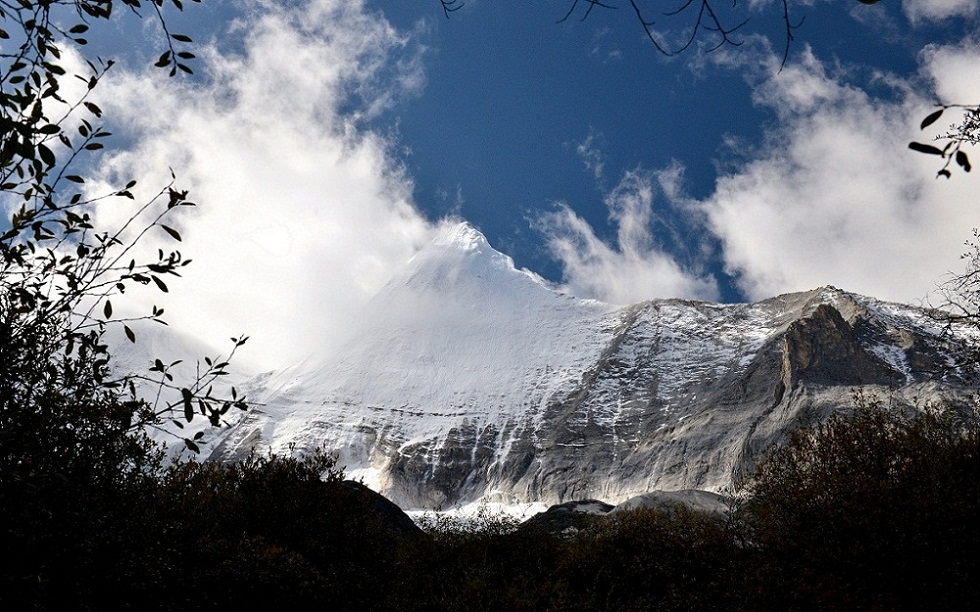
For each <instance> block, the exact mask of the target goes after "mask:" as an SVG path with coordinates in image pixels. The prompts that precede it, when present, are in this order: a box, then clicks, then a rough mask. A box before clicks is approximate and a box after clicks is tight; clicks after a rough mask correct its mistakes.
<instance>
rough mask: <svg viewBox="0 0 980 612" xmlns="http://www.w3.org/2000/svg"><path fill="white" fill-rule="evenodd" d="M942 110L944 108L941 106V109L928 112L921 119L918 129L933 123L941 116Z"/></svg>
mask: <svg viewBox="0 0 980 612" xmlns="http://www.w3.org/2000/svg"><path fill="white" fill-rule="evenodd" d="M944 110H946V109H944V108H941V109H939V110H937V111H935V112H932V113H929V115H928V116H927V117H926V118H925V119H923V120H922V123H921V124H920V125H919V129H920V130H924V129H926V128H927V127H929V126H930V125H932V124H933V123H935V122H936V120H937V119H939V118H940V117H942V115H943V111H944Z"/></svg>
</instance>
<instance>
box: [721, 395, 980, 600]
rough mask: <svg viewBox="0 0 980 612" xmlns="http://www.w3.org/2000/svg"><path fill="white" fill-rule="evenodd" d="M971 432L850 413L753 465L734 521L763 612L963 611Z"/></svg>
mask: <svg viewBox="0 0 980 612" xmlns="http://www.w3.org/2000/svg"><path fill="white" fill-rule="evenodd" d="M978 510H980V428H978V427H977V424H976V422H975V421H974V422H964V421H961V420H959V419H957V418H955V417H954V416H952V415H951V414H950V413H949V412H943V411H925V412H922V413H917V414H914V415H909V414H903V413H898V412H894V411H890V410H886V409H884V408H881V407H879V406H865V407H859V408H857V409H855V410H854V411H853V412H850V413H838V414H836V415H834V416H832V417H831V418H830V419H829V420H827V421H826V422H823V423H819V424H817V425H815V426H813V427H811V428H808V429H804V430H801V431H798V432H796V433H794V434H793V435H792V437H791V439H790V440H789V442H788V443H787V444H785V445H784V446H781V447H779V448H777V449H776V450H775V451H774V452H772V453H771V454H770V456H769V457H768V458H767V459H766V460H765V461H764V462H763V463H762V464H761V465H760V466H759V469H758V471H757V472H756V474H755V476H754V478H753V480H752V482H751V483H750V485H749V487H748V489H747V497H746V498H745V499H744V501H743V502H742V503H741V505H740V506H739V508H738V509H737V512H736V516H735V523H734V524H735V525H736V526H737V527H738V529H739V535H740V537H741V539H742V542H743V543H744V546H745V547H746V548H747V549H748V550H750V551H752V552H753V553H754V557H755V560H756V566H755V569H756V571H757V572H758V573H757V575H756V576H754V579H755V580H754V582H753V584H754V586H755V588H756V589H757V593H758V595H759V596H760V597H761V599H762V601H763V602H764V603H765V605H766V607H767V608H769V609H786V610H790V609H813V608H817V609H835V610H858V609H860V610H867V609H889V610H896V609H909V610H922V609H943V610H953V609H967V608H969V607H971V606H970V605H968V604H967V603H966V602H975V601H976V598H977V596H980V590H978V587H977V583H976V580H975V577H976V575H977V571H978V570H980V562H978V558H977V555H976V550H977V547H978V545H980V536H978V532H977V529H976V525H977V520H978V519H980V512H978Z"/></svg>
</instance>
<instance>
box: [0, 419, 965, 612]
mask: <svg viewBox="0 0 980 612" xmlns="http://www.w3.org/2000/svg"><path fill="white" fill-rule="evenodd" d="M978 450H980V435H978V428H977V427H976V425H975V424H973V425H965V424H963V423H961V422H958V421H956V420H955V419H953V418H951V417H949V416H945V415H943V414H940V413H937V412H927V413H922V414H918V415H914V416H901V415H896V414H894V413H891V412H888V411H886V410H883V409H879V408H862V409H858V410H855V411H853V412H847V413H841V414H840V415H839V416H835V417H832V418H831V419H830V420H829V421H826V422H824V423H822V424H818V425H816V426H814V427H812V428H810V429H806V430H802V431H800V432H798V433H797V434H795V435H794V436H793V437H792V438H791V439H790V440H789V441H788V442H787V443H786V444H784V445H783V446H781V447H779V448H778V449H776V450H775V451H774V452H772V453H770V455H769V457H768V459H767V460H765V461H764V462H763V463H762V464H761V465H760V467H759V469H758V470H757V472H756V473H755V475H754V476H753V478H752V479H751V480H750V481H749V482H748V483H747V484H746V485H745V486H744V487H743V488H742V490H741V491H740V493H739V494H738V495H737V496H736V501H735V502H733V505H732V510H731V513H730V515H729V516H728V518H727V519H726V518H719V517H718V516H708V515H701V514H697V513H694V512H691V511H687V510H685V509H683V508H676V509H674V510H671V511H665V510H643V511H635V512H628V513H622V514H617V515H611V516H609V517H607V518H605V519H603V520H601V521H598V522H596V523H595V524H593V525H592V526H591V527H589V528H586V529H583V530H581V531H578V532H576V533H564V534H552V533H547V532H544V531H542V530H538V529H534V528H530V527H526V526H525V527H520V526H518V525H516V524H514V523H512V522H509V521H507V520H505V519H499V518H494V517H484V518H483V519H482V520H481V521H477V522H475V523H465V524H464V523H459V522H453V521H447V520H441V521H440V520H437V521H435V522H434V523H433V524H431V525H429V527H428V528H427V529H426V530H424V531H423V530H420V529H417V528H415V527H414V526H413V525H411V524H410V523H409V524H406V522H405V520H404V515H401V514H400V513H398V512H397V510H396V509H394V508H393V507H391V506H389V505H386V504H385V503H384V502H383V500H381V499H380V498H379V497H378V496H376V495H374V494H373V493H371V492H369V491H367V490H366V489H365V488H363V487H361V486H357V485H355V484H352V483H350V482H345V481H344V480H343V479H342V475H341V474H339V473H338V472H336V471H333V470H332V469H331V468H332V464H331V462H330V461H329V460H328V459H325V458H324V457H322V456H314V457H310V458H306V459H293V458H282V457H253V458H251V459H249V460H246V461H244V462H241V463H238V464H216V463H197V462H191V463H185V464H180V465H173V466H169V467H159V468H158V469H157V470H156V471H154V470H147V469H143V470H141V471H140V472H138V473H134V472H133V471H132V470H120V469H118V468H116V467H113V468H108V467H107V468H106V469H105V470H102V471H101V472H100V471H99V470H93V469H92V468H91V466H88V467H86V470H84V471H81V472H77V473H73V474H71V473H67V471H64V470H62V471H60V472H49V473H43V472H35V473H31V474H24V473H23V472H19V473H14V472H13V471H11V470H9V469H7V468H6V467H5V468H4V474H2V478H0V516H2V520H3V525H2V529H0V550H2V551H3V553H4V558H5V560H6V563H5V564H4V567H5V568H6V569H4V570H3V572H2V578H0V609H4V610H63V609H73V610H114V609H135V610H157V609H160V610H175V609H181V608H183V609H207V608H214V607H218V606H245V608H244V609H261V608H262V607H266V608H268V609H279V610H288V609H296V608H298V607H299V606H304V607H310V608H311V609H324V610H344V609H347V610H456V609H458V610H900V609H905V610H926V609H933V610H940V609H941V610H967V609H975V604H976V601H978V597H980V588H978V583H980V581H978V580H977V577H978V571H977V570H978V565H980V563H978V558H980V557H978V554H977V551H978V544H980V536H978V533H980V530H978V529H977V518H978V506H980V470H978V468H980V455H978ZM110 472H111V473H110ZM324 473H325V474H326V477H325V478H324V477H323V476H322V475H323V474H324Z"/></svg>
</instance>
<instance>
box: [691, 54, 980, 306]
mask: <svg viewBox="0 0 980 612" xmlns="http://www.w3.org/2000/svg"><path fill="white" fill-rule="evenodd" d="M947 51H948V50H947ZM963 53H965V54H966V55H968V56H970V57H971V58H972V62H973V64H972V65H974V66H976V65H980V54H978V53H976V52H975V50H964V49H963V48H959V51H958V52H957V53H944V52H940V51H939V49H937V50H935V51H934V52H932V53H927V54H924V55H923V65H922V70H923V73H924V74H926V75H929V76H932V77H933V79H934V82H935V89H936V91H937V92H942V91H944V89H945V88H947V87H951V86H952V85H953V83H954V81H955V82H956V83H959V85H957V92H958V93H959V94H961V95H964V96H967V99H980V89H978V88H977V85H976V84H977V83H978V81H976V80H974V81H972V83H973V89H972V90H966V89H959V86H961V85H963V84H964V83H965V80H964V79H965V78H967V77H966V75H964V74H963V73H962V72H960V68H956V67H955V66H953V65H952V64H953V63H954V62H955V63H956V65H958V66H960V67H961V68H962V66H964V65H965V64H963V61H964V56H963ZM913 92H914V88H911V87H909V88H908V89H907V90H906V91H905V92H904V94H903V95H902V97H901V99H900V100H898V101H894V100H885V99H878V98H874V97H872V96H871V95H869V94H868V93H866V92H865V91H864V90H862V89H861V88H860V87H858V86H857V85H855V84H853V83H850V82H848V81H847V80H846V78H845V77H844V76H840V75H833V74H830V73H829V72H828V71H827V69H826V67H825V66H824V64H823V63H822V62H821V61H820V60H819V59H818V58H816V57H814V56H813V54H812V53H810V52H809V51H806V52H804V53H803V57H802V60H801V61H799V62H796V63H793V64H790V65H787V66H786V67H785V68H784V69H783V70H782V71H781V72H778V73H777V72H775V71H774V72H773V73H772V74H771V75H770V76H769V78H767V79H765V80H763V81H761V82H759V84H758V85H757V87H756V92H755V101H756V103H757V104H759V105H761V106H765V107H768V108H770V109H772V111H773V112H774V113H775V114H776V116H777V118H778V122H777V123H776V124H775V126H774V127H773V128H772V129H770V130H769V131H768V132H767V134H766V137H765V145H764V146H763V147H761V149H760V150H759V151H757V152H755V153H754V154H753V155H752V157H751V158H750V159H749V160H748V162H747V163H745V164H744V165H743V166H742V167H741V168H739V169H738V170H736V171H733V172H731V173H729V174H727V175H725V176H722V177H720V178H719V179H718V181H717V184H716V189H715V192H714V194H713V195H712V196H711V197H710V198H708V199H706V200H705V201H704V202H703V203H702V204H701V206H702V208H703V210H704V211H705V213H706V214H707V216H708V219H709V228H710V230H711V231H712V232H713V233H714V234H715V235H716V236H717V237H718V238H719V239H720V240H721V243H722V248H723V255H724V259H725V265H726V267H727V270H728V271H729V273H731V274H733V275H735V276H736V278H737V279H738V283H739V285H740V287H741V288H742V290H743V291H744V292H745V293H746V295H747V296H748V297H750V298H762V297H766V296H769V295H773V294H776V293H780V292H785V291H790V290H799V289H806V288H810V287H815V286H819V285H824V284H835V285H838V286H841V287H844V288H847V289H850V290H854V291H859V292H864V293H868V294H871V295H876V296H879V297H882V298H889V299H896V300H916V299H920V298H923V297H925V296H926V295H927V294H928V293H929V292H930V291H931V290H932V289H933V288H934V287H935V284H936V283H937V282H938V281H939V280H940V278H941V277H942V275H943V274H944V272H946V271H948V270H950V269H954V268H955V267H956V266H957V265H958V255H959V254H960V251H961V249H962V244H963V240H964V239H965V238H967V237H968V236H969V231H970V228H971V227H972V226H973V225H975V224H976V198H975V194H976V190H977V186H978V185H977V178H976V177H975V176H972V175H966V174H963V173H957V174H956V175H955V176H954V178H953V179H952V180H951V181H943V180H936V178H935V176H936V171H937V170H938V164H939V160H938V158H935V157H929V156H924V155H919V154H916V153H914V152H912V151H909V150H908V148H907V146H906V145H907V143H908V142H909V141H910V140H913V139H924V138H925V139H928V138H929V136H928V135H925V136H923V135H921V134H919V133H918V130H917V123H918V121H919V120H920V119H921V117H923V116H924V115H925V114H926V113H927V112H928V110H929V106H928V104H927V102H926V101H925V100H924V99H923V97H920V96H918V95H916V94H915V93H913ZM923 93H924V94H925V93H927V92H923Z"/></svg>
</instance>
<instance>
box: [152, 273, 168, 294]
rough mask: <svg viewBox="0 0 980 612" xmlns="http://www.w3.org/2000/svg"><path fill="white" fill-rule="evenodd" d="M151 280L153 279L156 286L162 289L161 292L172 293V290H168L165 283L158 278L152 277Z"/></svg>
mask: <svg viewBox="0 0 980 612" xmlns="http://www.w3.org/2000/svg"><path fill="white" fill-rule="evenodd" d="M150 278H151V279H153V282H154V283H156V286H157V287H159V288H160V291H163V292H164V293H169V292H170V289H168V288H167V285H166V283H164V282H163V281H162V280H160V279H159V278H157V277H156V276H150Z"/></svg>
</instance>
